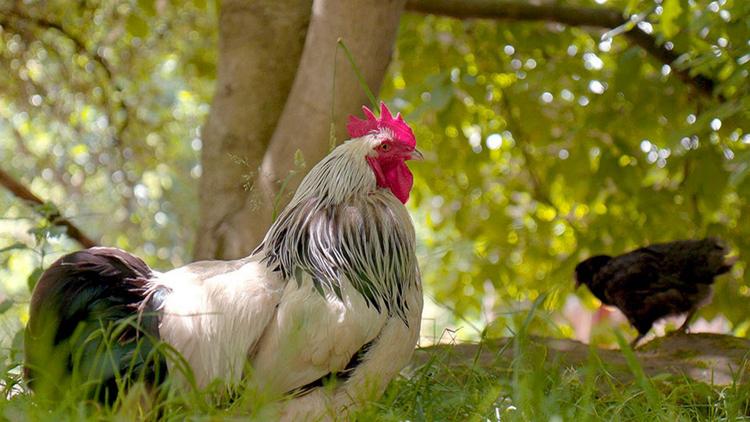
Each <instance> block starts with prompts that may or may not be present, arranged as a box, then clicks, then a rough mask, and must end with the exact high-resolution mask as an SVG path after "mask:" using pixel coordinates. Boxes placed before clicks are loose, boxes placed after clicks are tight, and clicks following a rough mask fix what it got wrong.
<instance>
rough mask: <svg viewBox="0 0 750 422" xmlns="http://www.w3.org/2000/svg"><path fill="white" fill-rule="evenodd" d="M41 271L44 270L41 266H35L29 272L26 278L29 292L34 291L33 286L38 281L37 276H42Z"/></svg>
mask: <svg viewBox="0 0 750 422" xmlns="http://www.w3.org/2000/svg"><path fill="white" fill-rule="evenodd" d="M43 272H44V270H43V269H42V268H41V267H37V268H35V269H34V271H32V272H31V274H29V278H27V279H26V284H27V285H28V286H29V291H30V292H33V291H34V287H36V283H38V282H39V278H40V277H41V276H42V273H43Z"/></svg>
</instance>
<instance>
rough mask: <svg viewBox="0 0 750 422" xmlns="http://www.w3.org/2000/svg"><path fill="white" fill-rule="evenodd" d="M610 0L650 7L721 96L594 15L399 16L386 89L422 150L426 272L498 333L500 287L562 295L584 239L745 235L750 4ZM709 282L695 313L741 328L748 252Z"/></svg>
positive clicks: (654, 26) (663, 31) (590, 245)
mask: <svg viewBox="0 0 750 422" xmlns="http://www.w3.org/2000/svg"><path fill="white" fill-rule="evenodd" d="M582 3H584V4H585V2H578V4H582ZM607 5H609V6H613V7H615V8H618V7H619V8H621V9H622V10H628V11H629V13H632V14H640V13H645V15H644V16H645V17H646V20H645V21H644V22H643V23H641V24H640V25H639V27H640V28H641V29H643V30H644V31H646V32H649V33H651V34H652V35H653V36H654V37H655V39H656V40H658V43H659V44H660V45H661V46H662V47H664V48H671V49H673V50H674V51H676V52H684V53H683V54H681V55H680V58H679V60H678V61H677V63H674V66H675V67H676V68H680V69H688V70H689V72H690V74H694V75H695V74H700V75H703V76H705V77H707V78H710V79H712V80H714V81H715V82H716V86H715V90H714V96H713V97H712V98H707V97H706V96H702V95H701V94H700V93H699V92H697V91H696V90H695V89H694V88H693V87H691V86H690V85H687V84H685V83H684V82H682V81H681V80H679V79H678V78H677V77H675V73H674V71H673V68H672V67H670V66H668V65H663V64H662V63H661V62H659V61H658V60H656V59H655V58H654V57H651V56H650V55H649V54H648V53H647V52H646V51H644V50H643V49H641V48H640V47H638V46H634V45H632V44H630V43H629V42H628V39H627V38H625V37H624V36H616V37H615V38H614V39H611V40H608V39H605V40H602V39H601V38H600V37H601V36H602V34H603V33H604V30H593V29H580V28H566V27H562V26H560V25H557V24H549V23H514V22H493V21H481V20H475V21H463V22H461V21H457V20H452V19H448V18H438V17H430V16H428V17H424V16H406V17H405V18H404V20H403V24H402V29H401V33H400V35H399V39H398V49H397V51H398V53H397V57H396V60H395V61H394V63H393V64H392V66H391V73H390V80H389V83H388V84H387V93H386V94H385V95H386V97H393V102H394V103H395V104H396V105H398V106H399V107H400V108H401V109H402V110H403V111H404V112H405V113H406V114H407V118H408V119H409V121H411V122H418V123H417V124H418V129H417V138H418V139H419V141H420V145H421V146H420V147H421V148H422V149H424V150H426V151H428V152H429V159H428V161H427V162H425V163H424V164H417V165H414V166H412V167H413V168H414V169H415V173H416V180H417V181H418V182H417V184H416V189H417V192H416V195H414V196H413V197H415V198H416V201H415V202H414V204H415V207H416V211H417V217H416V218H415V220H417V221H418V222H420V223H421V227H420V228H421V230H420V234H419V236H420V238H421V240H422V244H423V248H422V257H423V259H422V265H423V270H424V273H425V278H426V280H427V284H428V286H429V290H430V291H431V292H432V293H433V294H434V296H435V298H436V300H437V301H438V302H442V303H444V304H445V305H447V306H448V307H449V308H452V309H455V310H457V311H458V312H459V313H461V314H464V315H465V316H466V317H469V318H470V319H475V320H476V319H479V318H480V316H481V317H482V318H484V322H487V321H491V320H492V319H494V318H495V317H500V318H499V320H498V321H497V322H496V323H495V326H494V328H495V329H496V330H497V331H496V332H497V333H507V331H505V330H504V327H505V326H506V324H507V318H503V315H502V314H500V312H499V311H500V310H502V309H506V308H507V307H508V306H509V304H511V303H514V302H516V301H532V300H534V299H535V298H536V297H537V296H538V295H539V294H540V293H541V292H550V293H551V298H550V299H551V300H550V301H548V306H549V307H550V308H552V309H559V308H560V307H562V305H563V303H564V301H565V299H566V296H567V295H568V294H569V293H571V292H572V290H573V282H572V270H573V267H574V266H575V264H576V263H577V262H578V261H579V260H581V259H583V258H586V257H587V256H589V255H591V254H595V253H614V254H619V253H622V252H624V251H626V250H628V249H630V248H634V247H636V246H638V245H642V244H645V243H649V242H657V241H665V240H674V239H681V238H690V237H700V236H706V235H716V236H720V237H722V238H724V239H726V240H728V241H729V243H730V244H731V245H732V247H733V248H735V249H736V250H739V251H745V250H747V249H748V247H750V244H748V238H749V237H748V235H749V234H750V226H749V225H747V224H746V223H744V222H745V221H747V220H748V214H749V213H750V204H749V203H748V200H747V198H748V195H747V193H748V192H747V190H748V186H750V184H748V183H749V179H748V178H747V177H746V175H747V173H748V165H749V164H750V133H749V132H748V130H750V113H748V111H747V110H749V108H748V105H750V97H748V92H749V91H750V86H748V84H747V77H748V71H749V70H750V64H748V62H750V55H748V54H750V45H748V44H747V42H746V41H747V39H748V36H749V35H750V27H748V18H749V16H750V5H748V4H747V2H738V1H735V2H732V1H725V2H710V3H709V2H702V1H695V2H693V1H690V2H688V1H664V2H663V3H661V4H660V2H656V3H654V2H651V1H630V2H617V1H616V2H607ZM593 6H596V5H592V7H593ZM420 180H421V181H422V182H421V183H419V181H420ZM718 290H719V291H718V293H717V295H716V296H715V299H714V305H713V306H712V307H711V308H709V309H708V310H706V311H705V314H706V315H713V314H716V313H717V312H721V313H723V314H724V315H726V317H727V318H729V320H730V321H731V322H732V323H733V324H734V325H733V326H734V327H735V332H736V333H738V334H745V333H746V331H747V327H748V325H747V322H748V319H747V318H748V317H747V315H750V313H749V311H750V309H748V301H747V297H748V296H749V295H750V287H748V277H747V275H745V274H744V267H743V266H739V267H737V269H736V271H735V272H734V273H733V275H732V276H731V277H729V278H728V279H725V280H723V281H722V282H720V283H719V284H718ZM587 297H588V296H587ZM588 300H589V301H590V303H591V301H592V299H591V298H590V297H588ZM592 305H593V303H592ZM480 325H481V324H480Z"/></svg>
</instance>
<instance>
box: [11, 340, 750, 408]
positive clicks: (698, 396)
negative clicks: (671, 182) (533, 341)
mask: <svg viewBox="0 0 750 422" xmlns="http://www.w3.org/2000/svg"><path fill="white" fill-rule="evenodd" d="M513 347H514V348H515V352H516V353H514V355H515V356H517V357H516V358H515V359H514V360H513V362H512V363H511V364H510V365H508V364H507V363H506V364H504V366H503V365H500V366H498V367H482V366H479V364H478V363H477V360H471V359H468V360H467V362H466V363H465V364H464V365H460V366H455V365H448V364H447V363H446V362H447V359H446V357H447V355H446V354H447V353H450V351H445V350H443V351H441V352H436V353H435V354H433V355H432V356H431V359H430V360H429V362H428V363H427V364H425V365H423V366H421V367H419V368H415V369H413V370H411V373H410V374H409V375H408V376H404V377H400V378H398V379H396V380H395V381H394V382H392V383H391V385H390V387H389V388H388V389H387V391H386V393H385V394H384V396H383V397H382V398H380V399H379V400H377V401H374V402H372V403H371V404H369V405H368V406H366V407H365V408H364V409H362V410H361V411H360V412H359V413H358V414H357V416H356V419H357V420H363V421H370V420H378V421H404V420H410V421H487V420H489V421H498V420H502V421H516V420H518V421H569V420H570V421H573V420H575V421H598V420H606V421H609V420H627V421H649V422H653V421H662V420H668V421H675V420H680V421H682V420H696V421H703V420H716V421H732V420H750V416H749V415H750V402H749V400H750V399H749V398H750V388H749V387H748V386H746V385H736V384H735V385H729V386H724V387H718V386H710V385H707V384H704V383H700V382H696V381H693V380H690V379H687V378H684V377H677V376H659V377H654V378H648V377H646V375H644V373H643V371H642V369H641V368H640V363H639V362H638V360H637V359H636V357H635V356H634V355H632V354H629V353H628V352H625V353H626V359H627V361H628V367H629V368H630V370H631V371H632V374H633V377H631V378H632V379H633V380H632V381H628V382H623V381H622V380H619V379H617V378H616V377H615V376H614V375H612V374H611V373H610V372H609V371H608V369H607V366H606V364H605V363H603V362H602V361H601V360H600V359H599V358H598V356H597V355H596V354H595V352H593V351H592V353H591V355H590V356H589V359H588V361H587V362H586V364H585V365H583V366H581V367H566V366H564V365H562V364H554V363H553V364H552V365H550V364H549V363H547V364H546V365H545V363H544V362H545V360H546V355H547V351H546V350H545V349H544V348H540V347H530V346H529V345H528V344H527V342H526V341H525V340H524V337H523V336H522V335H519V336H517V337H516V341H515V342H514V344H513ZM592 350H593V349H592ZM738 378H739V377H738ZM0 379H2V383H3V385H2V392H3V394H2V397H0V418H2V419H7V420H12V421H17V420H55V421H58V420H60V421H64V420H108V421H109V420H133V419H146V420H168V421H171V420H175V421H176V420H184V419H191V420H224V419H234V418H237V419H245V418H247V417H250V418H251V419H255V420H268V418H269V415H271V414H272V413H271V412H273V410H274V404H273V403H268V402H267V401H266V400H264V399H263V397H262V395H261V394H259V393H258V392H257V391H251V390H247V391H240V392H237V393H236V394H235V395H234V396H233V397H231V399H230V398H228V397H227V396H226V395H225V394H220V393H219V392H218V391H220V390H217V389H211V388H209V389H208V390H206V391H197V390H194V389H187V390H185V389H182V390H181V389H176V388H163V389H160V390H159V391H158V392H156V393H155V392H148V391H146V389H144V388H143V386H142V385H141V386H136V388H135V389H134V390H133V391H132V392H131V393H130V394H129V395H127V396H125V397H120V398H119V399H118V401H117V403H116V404H115V406H114V407H113V408H106V407H102V406H100V405H98V404H96V403H94V402H92V401H88V400H86V399H85V398H84V396H83V394H84V393H83V392H84V388H83V387H81V388H76V387H75V386H72V387H71V388H69V389H68V390H67V391H66V392H65V394H64V395H63V396H62V397H60V398H58V399H57V400H54V401H51V400H42V399H40V398H38V397H36V396H35V395H33V394H30V393H28V392H26V391H25V390H24V388H23V383H22V381H21V379H20V376H19V366H18V363H15V364H10V365H6V366H5V367H4V368H3V370H2V373H0ZM157 394H158V395H159V399H158V400H151V399H144V397H153V396H154V395H157ZM145 403H151V405H145Z"/></svg>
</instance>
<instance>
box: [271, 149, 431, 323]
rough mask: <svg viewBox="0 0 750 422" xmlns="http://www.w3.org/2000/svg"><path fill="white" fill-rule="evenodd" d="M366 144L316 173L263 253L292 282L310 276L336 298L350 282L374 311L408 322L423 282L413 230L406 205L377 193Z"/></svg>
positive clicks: (333, 156) (339, 152) (338, 153)
mask: <svg viewBox="0 0 750 422" xmlns="http://www.w3.org/2000/svg"><path fill="white" fill-rule="evenodd" d="M367 138H368V137H364V138H360V139H358V140H354V141H349V142H347V143H345V144H343V145H340V146H339V147H337V148H336V149H335V150H334V151H332V152H331V153H330V154H329V155H328V156H327V157H326V158H324V159H323V161H321V162H320V163H318V164H317V165H316V166H315V167H314V168H313V169H312V170H311V171H310V173H309V174H308V175H307V177H305V179H304V180H303V181H302V184H301V185H300V187H299V189H298V190H297V193H296V194H295V196H294V198H293V199H292V201H291V203H290V204H289V205H288V206H287V207H286V208H285V209H284V211H282V212H281V214H280V215H279V217H278V219H277V220H276V221H275V222H274V224H273V225H272V226H271V229H270V230H269V232H268V234H267V235H266V238H265V239H264V241H263V243H262V244H261V245H260V246H259V247H258V249H257V252H259V253H263V254H264V258H263V259H264V260H265V261H266V262H267V264H268V265H269V267H270V268H273V269H274V270H277V271H279V272H281V275H282V277H283V278H285V279H287V280H292V279H295V280H296V281H297V282H301V278H302V275H303V273H307V274H309V275H311V276H312V279H313V282H314V284H315V287H316V289H317V290H318V291H319V292H320V293H322V294H329V293H331V294H333V295H335V296H336V297H338V299H341V290H342V286H343V284H342V283H351V285H352V286H353V287H354V288H355V289H356V290H357V291H358V292H359V293H361V294H362V296H363V297H364V298H365V299H366V300H367V303H368V305H370V306H373V307H375V308H376V309H377V310H379V311H380V310H383V311H387V312H388V313H389V314H396V315H398V316H399V317H401V318H402V319H403V320H404V321H405V322H406V311H407V305H406V299H405V293H406V292H407V291H409V290H410V289H411V288H412V287H414V286H416V285H417V284H418V277H419V275H418V272H417V260H416V256H415V240H414V237H415V236H414V227H413V225H412V223H411V218H410V217H409V214H408V212H407V211H406V208H405V207H404V205H403V204H402V203H401V202H400V201H399V200H398V199H397V198H396V197H395V196H393V194H392V193H391V192H390V191H388V190H386V189H382V188H378V187H377V184H376V181H375V176H374V174H373V173H372V170H371V169H370V167H369V165H368V164H367V161H366V159H365V157H366V155H367V154H368V152H369V151H370V150H371V149H372V146H371V143H370V142H369V141H370V140H368V139H367Z"/></svg>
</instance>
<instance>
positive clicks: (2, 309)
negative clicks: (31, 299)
mask: <svg viewBox="0 0 750 422" xmlns="http://www.w3.org/2000/svg"><path fill="white" fill-rule="evenodd" d="M14 303H15V302H13V299H5V300H3V301H2V302H0V315H2V314H4V313H6V312H8V310H9V309H10V308H12V307H13V304H14Z"/></svg>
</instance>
